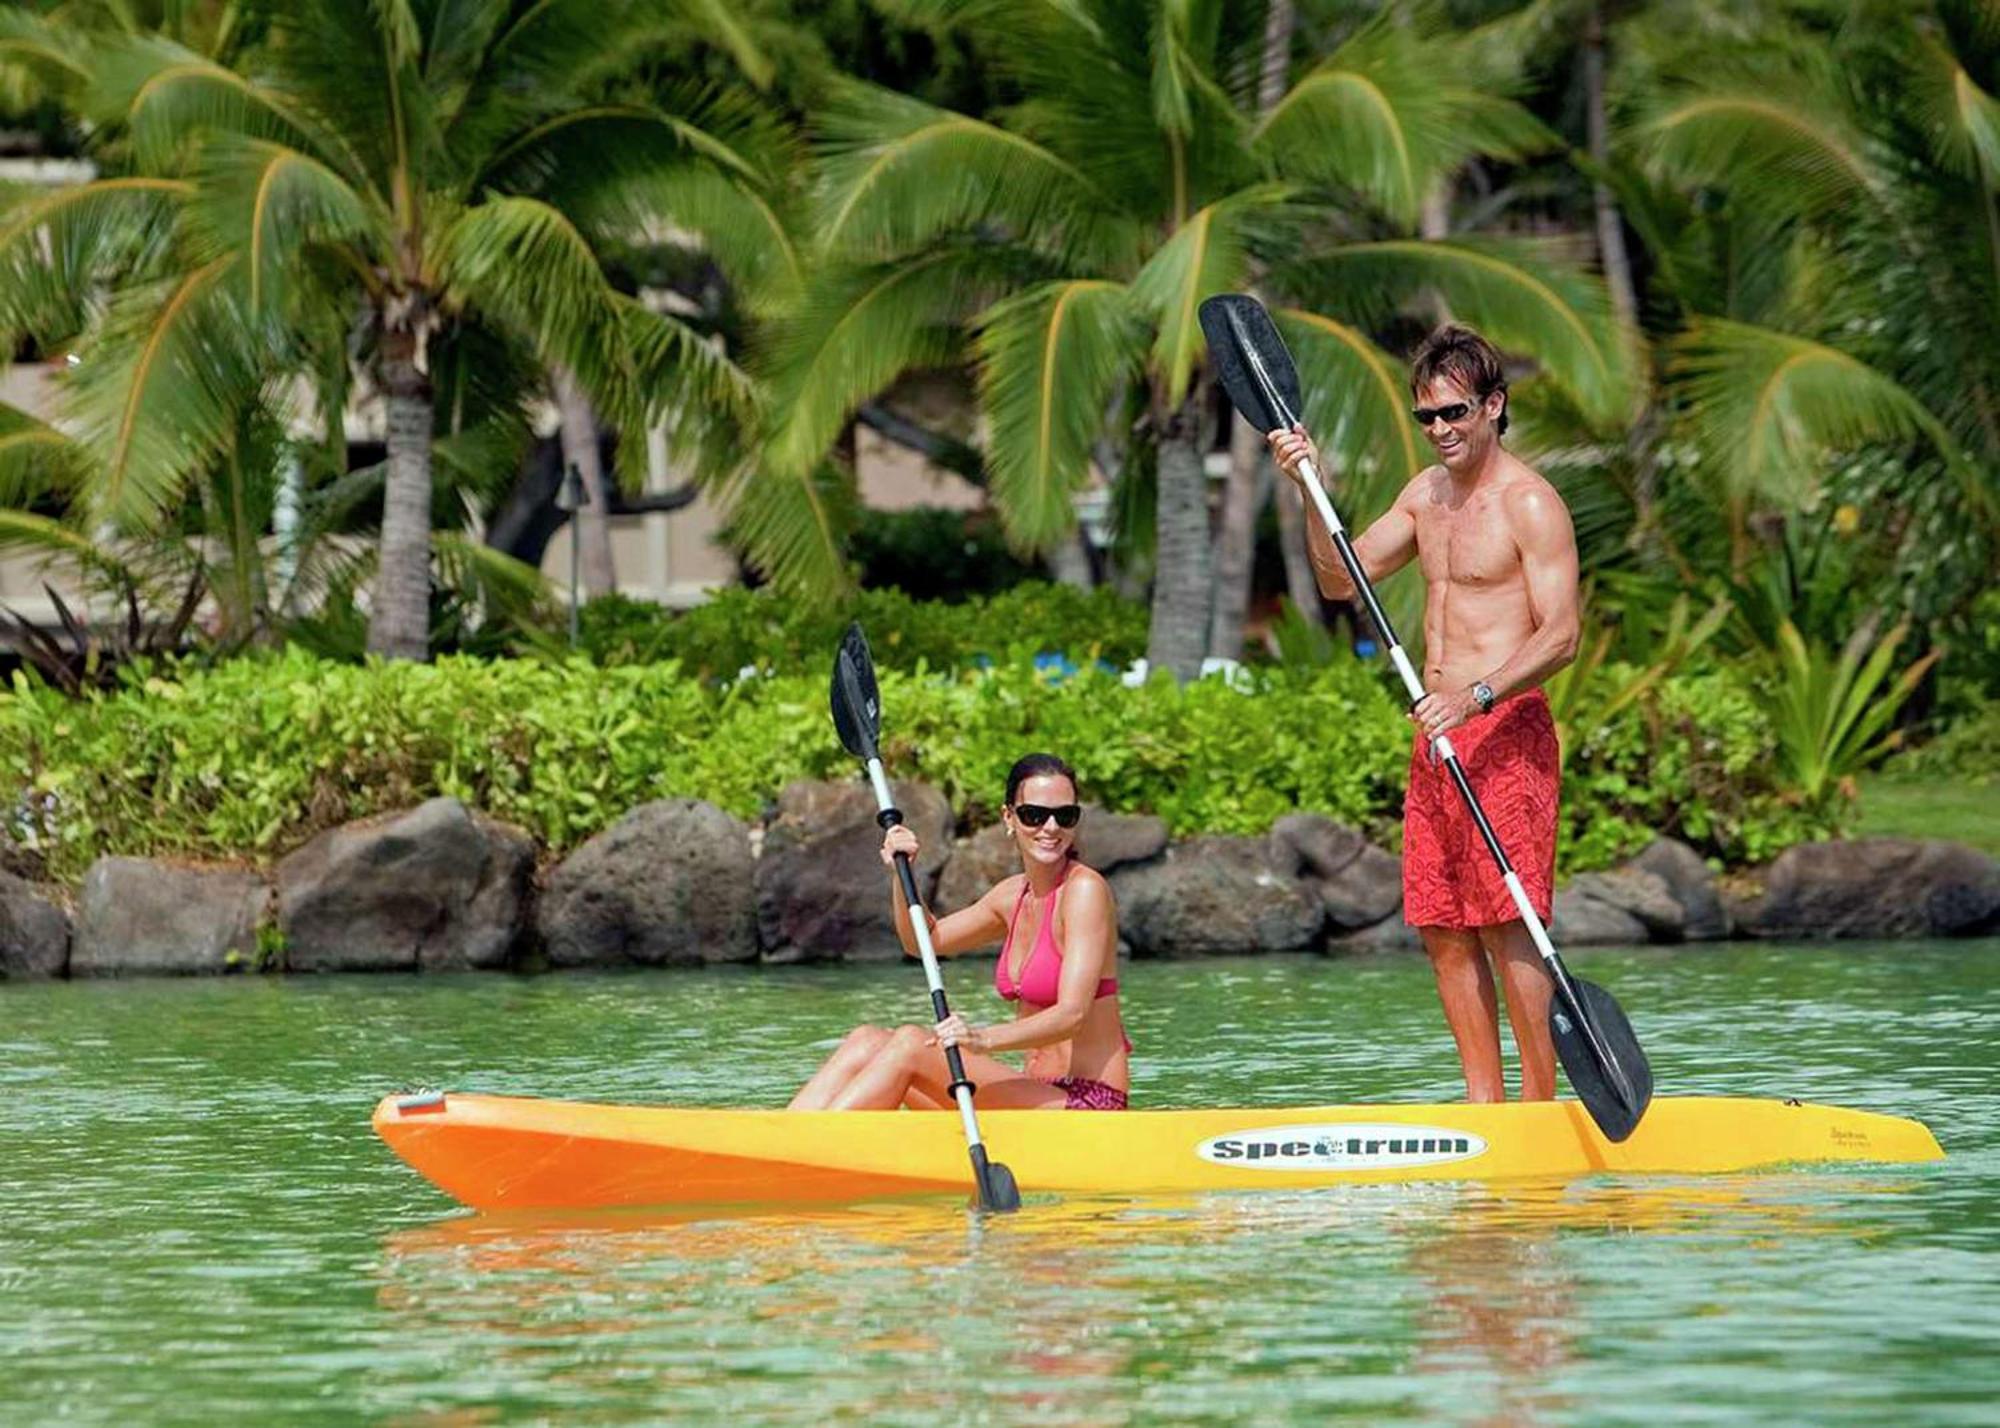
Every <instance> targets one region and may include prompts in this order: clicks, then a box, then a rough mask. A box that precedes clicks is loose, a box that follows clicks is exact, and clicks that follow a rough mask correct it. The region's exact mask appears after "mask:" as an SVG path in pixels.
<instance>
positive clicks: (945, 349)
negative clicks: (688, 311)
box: [764, 246, 1047, 479]
mask: <svg viewBox="0 0 2000 1428" xmlns="http://www.w3.org/2000/svg"><path fill="white" fill-rule="evenodd" d="M1041 276H1047V274H1045V273H1038V272H1035V271H1034V270H1033V269H1031V268H1029V267H1028V266H1027V264H1026V262H1025V261H1024V259H1023V258H1022V256H1021V255H1020V254H1018V253H1015V252H1012V251H1010V250H1007V249H997V248H990V247H981V246H972V247H940V248H936V249H933V250H932V251H930V252H928V253H924V254H921V255H919V256H917V257H914V258H910V259H908V260H905V261H902V262H894V263H884V264H878V265H873V266H868V267H860V268H852V269H845V270H836V271H833V272H829V273H828V274H827V275H825V276H824V277H822V278H820V279H818V280H816V281H814V282H812V283H811V284H809V285H808V287H807V289H806V298H805V301H804V303H803V304H801V306H800V308H799V311H798V313H797V314H796V315H795V317H794V318H793V319H792V320H791V321H790V322H788V323H786V324H785V325H784V327H783V328H782V329H781V330H780V331H779V333H778V334H777V336H776V337H775V339H774V342H773V346H772V350H771V357H770V362H769V372H770V388H771V398H770V409H771V411H772V413H773V420H774V426H773V428H772V430H771V432H770V439H769V441H768V443H767V445H766V448H765V453H764V459H765V461H766V462H767V463H768V464H769V465H770V466H771V467H772V468H773V469H774V470H776V471H777V472H779V473H781V474H782V475H783V476H784V477H785V478H787V479H794V478H798V477H800V476H801V475H802V474H803V473H807V472H811V471H813V470H815V469H816V468H817V467H818V466H819V465H820V463H821V462H822V461H823V460H824V459H825V456H826V453H827V450H828V448H829V447H831V446H832V445H833V441H834V438H835V437H836V436H838V435H839V434H840V430H841V428H842V427H843V426H844V425H845V424H846V422H847V420H848V418H849V417H850V416H851V415H852V414H853V411H854V409H855V407H857V406H859V405H860V404H861V403H862V402H863V401H865V400H867V399H868V398H869V397H871V396H873V395H874V394H875V393H877V392H879V391H881V390H882V389H883V388H884V387H886V386H888V385H889V384H890V383H891V382H893V381H894V380H895V379H896V378H897V377H898V376H900V375H901V374H902V373H904V372H906V371H909V370H911V369H913V368H918V367H928V366H938V365H942V364H943V363H945V362H946V361H948V360H950V359H951V358H952V357H953V356H954V355H955V354H956V352H957V350H958V340H959V339H958V325H959V324H960V323H961V322H963V321H964V320H965V319H966V318H967V317H969V316H971V315H972V314H973V313H975V312H978V311H979V310H980V309H981V308H983V307H984V306H985V305H986V303H987V302H989V301H990V300H991V299H992V297H993V296H994V294H995V292H996V290H997V289H998V288H1000V287H1001V286H1003V284H1004V282H1005V280H1008V279H1014V280H1021V279H1028V278H1032V277H1041Z"/></svg>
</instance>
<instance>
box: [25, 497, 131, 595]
mask: <svg viewBox="0 0 2000 1428" xmlns="http://www.w3.org/2000/svg"><path fill="white" fill-rule="evenodd" d="M0 551H6V552H9V553H12V554H19V555H26V556H31V557H40V558H41V559H42V560H44V561H46V562H50V563H59V564H67V565H69V566H71V567H72V568H74V569H77V570H81V571H87V572H89V573H91V574H94V575H98V576H102V577H105V578H108V579H109V580H111V581H112V582H114V583H119V584H123V585H126V586H131V585H136V584H137V583H139V576H138V573H137V572H136V571H134V570H133V569H132V568H131V567H130V566H129V565H127V564H126V563H125V561H124V560H122V559H121V558H120V557H119V555H118V554H117V552H115V551H113V550H111V549H109V548H107V547H105V546H102V545H99V544H98V543H97V542H96V541H94V540H92V539H91V538H90V537H89V536H87V535H85V534H84V533H83V532H82V531H79V530H77V529H76V528H75V527H74V526H70V525H66V524H65V523H63V522H62V521H58V520H54V519H52V518H50V517H48V516H38V515H36V514H34V513H33V512H32V511H10V510H0Z"/></svg>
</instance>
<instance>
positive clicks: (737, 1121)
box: [374, 1092, 1944, 1210]
mask: <svg viewBox="0 0 2000 1428" xmlns="http://www.w3.org/2000/svg"><path fill="white" fill-rule="evenodd" d="M979 1120H980V1130H981V1133H982V1135H983V1136H984V1137H985V1140H986V1143H987V1146H988V1149H989V1152H990V1153H991V1154H992V1156H993V1158H994V1159H996V1160H999V1161H1002V1162H1004V1163H1005V1164H1006V1165H1007V1166H1009V1167H1010V1168H1011V1169H1012V1170H1013V1172H1014V1177H1015V1179H1016V1181H1017V1182H1018V1183H1019V1184H1020V1187H1021V1190H1022V1192H1023V1193H1024V1194H1029V1195H1033V1194H1037V1193H1049V1192H1056V1193H1066V1194H1156V1193H1173V1192H1186V1191H1206V1190H1251V1189H1305V1188H1310V1187H1314V1186H1321V1185H1339V1184H1354V1183H1367V1182H1382V1181H1390V1182H1393V1181H1418V1180H1482V1181H1491V1180H1522V1179H1573V1178H1575V1177H1578V1176H1583V1175H1592V1174H1599V1173H1624V1174H1707V1173H1715V1172H1725V1171H1741V1170H1753V1169H1757V1168H1759V1167H1763V1166H1772V1165H1786V1164H1816V1163H1835V1162H1876V1163H1894V1164H1906V1163H1913V1162H1919V1161H1927V1160H1940V1159H1942V1158H1943V1157H1944V1152H1943V1150H1942V1149H1940V1148H1939V1146H1938V1143H1937V1141H1936V1139H1935V1138H1934V1137H1933V1136H1932V1135H1931V1133H1930V1131H1929V1130H1927V1129H1926V1128H1925V1127H1924V1126H1923V1125H1921V1124H1920V1123H1918V1122H1916V1121H1912V1120H1905V1119H1902V1118H1900V1117H1896V1116H1885V1115H1879V1114H1875V1113H1873V1112H1869V1111H1854V1110H1846V1109H1842V1108H1840V1107H1835V1106H1820V1105H1812V1104H1803V1103H1800V1102H1796V1101H1768V1100H1748V1099H1736V1098H1728V1097H1703V1096H1688V1097H1671V1096H1668V1097H1659V1098H1656V1099H1655V1100H1654V1102H1653V1104H1652V1107H1651V1109H1650V1110H1649V1111H1648V1112H1647V1114H1646V1118H1645V1120H1644V1121H1643V1122H1641V1124H1640V1125H1639V1128H1638V1129H1637V1130H1636V1131H1635V1132H1634V1133H1633V1134H1632V1136H1631V1138H1630V1139H1628V1140H1626V1141H1624V1142H1622V1143H1619V1144H1613V1143H1612V1142H1610V1141H1607V1140H1605V1139H1604V1137H1603V1136H1602V1135H1601V1134H1599V1133H1598V1130H1597V1128H1596V1126H1595V1125H1593V1124H1592V1122H1591V1120H1590V1116H1589V1114H1588V1113H1587V1112H1586V1111H1585V1110H1584V1108H1583V1107H1582V1106H1581V1105H1579V1104H1578V1103H1576V1102H1574V1101H1548V1102H1537V1103H1520V1102H1515V1103H1511V1104H1505V1105H1462V1104H1451V1105H1362V1106H1286V1107H1265V1108H1259V1109H1248V1110H1227V1109H1223V1110H1161V1111H1113V1112H1094V1111H1075V1112H1072V1111H988V1112H985V1113H984V1114H982V1115H981V1116H980V1118H979ZM374 1125H375V1129H376V1131H377V1133H378V1134H380V1135H381V1137H382V1138H383V1140H385V1141H387V1142H388V1144H389V1146H390V1148H391V1149H393V1150H394V1151H395V1152H396V1154H397V1155H398V1156H400V1157H401V1158H402V1159H403V1160H404V1161H405V1162H407V1163H408V1164H409V1165H410V1166H411V1167H412V1168H413V1169H415V1170H416V1171H417V1172H418V1173H419V1174H421V1175H422V1176H423V1177H424V1178H425V1179H427V1180H429V1181H430V1182H431V1183H432V1184H434V1185H436V1186H437V1187H438V1188H439V1189H441V1190H443V1191H444V1192H445V1193H446V1194H448V1195H450V1196H452V1197H453V1198H454V1199H456V1200H458V1201H460V1202H461V1203H463V1204H466V1205H470V1206H472V1207H473V1208H475V1209H480V1210H510V1209H512V1210H530V1209H532V1210H555V1209H562V1210H581V1209H601V1208H609V1207H614V1206H635V1207H636V1206H668V1205H682V1204H745V1203H778V1204H803V1203H826V1202H837V1201H853V1200H868V1199H876V1198H881V1197H886V1196H901V1195H922V1194H937V1193H950V1192H964V1191H966V1190H967V1189H968V1187H969V1182H970V1171H969V1169H968V1163H967V1157H966V1149H965V1141H964V1138H963V1131H962V1130H961V1128H960V1124H959V1119H958V1117H957V1116H953V1115H945V1114H939V1113H925V1112H916V1111H754V1110H686V1109H676V1108H672V1107H654V1106H615V1105H600V1104H594V1103H587V1102H580V1101H551V1100H540V1099H535V1098H528V1097H515V1096H484V1095H470V1094H463V1095H462V1094H459V1093H456V1092H454V1093H450V1094H447V1095H442V1096H439V1095H431V1096H428V1097H397V1096H390V1097H386V1098H384V1099H383V1101H382V1102H381V1104H380V1105H378V1106H377V1107H376V1108H375V1116H374Z"/></svg>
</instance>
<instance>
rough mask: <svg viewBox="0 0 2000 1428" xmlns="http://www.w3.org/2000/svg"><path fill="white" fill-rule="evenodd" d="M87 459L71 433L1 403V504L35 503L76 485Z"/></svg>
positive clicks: (24, 504) (25, 504)
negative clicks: (64, 432) (50, 494)
mask: <svg viewBox="0 0 2000 1428" xmlns="http://www.w3.org/2000/svg"><path fill="white" fill-rule="evenodd" d="M86 461H87V458H86V457H85V455H84V453H83V451H82V449H81V448H80V447H78V446H77V444H76V443H75V442H74V441H72V440H71V439H70V438H69V437H68V436H65V435H64V434H63V433H62V432H60V431H57V430H56V429H55V428H54V427H52V426H50V425H49V424H48V423H46V422H42V421H37V420H36V419H35V418H34V417H31V416H29V415H28V414H27V413H26V412H24V411H21V410H19V409H18V408H16V407H10V406H8V405H6V404H5V403H4V402H0V506H31V505H33V504H34V503H35V502H36V501H37V500H39V499H41V498H42V497H44V496H46V495H48V494H49V493H50V492H53V491H57V490H61V489H63V488H66V487H69V486H73V485H74V484H75V483H76V482H77V480H78V479H79V477H80V476H81V475H82V472H83V468H84V465H85V463H86Z"/></svg>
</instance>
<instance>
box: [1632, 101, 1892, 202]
mask: <svg viewBox="0 0 2000 1428" xmlns="http://www.w3.org/2000/svg"><path fill="white" fill-rule="evenodd" d="M1637 138H1638V143H1639V147H1640V151H1641V152H1642V153H1643V154H1644V155H1645V157H1646V158H1647V160H1648V161H1649V162H1650V163H1651V164H1652V165H1653V166H1654V167H1655V168H1656V169H1657V170H1659V171H1660V172H1662V173H1665V174H1667V175H1669V176H1671V177H1673V178H1675V179H1678V180H1680V181H1682V182H1684V183H1686V182H1692V183H1703V184H1724V185H1727V186H1728V187H1729V188H1730V190H1731V192H1732V193H1733V194H1734V195H1736V196H1737V197H1738V198H1739V199H1740V200H1741V201H1743V202H1745V203H1751V204H1755V205H1758V206H1762V207H1766V208H1772V209H1776V210H1778V211H1780V212H1782V213H1784V214H1786V215H1787V216H1796V217H1806V218H1817V217H1823V216H1825V215H1828V214H1833V213H1837V212H1838V211H1839V210H1840V208H1841V206H1842V205H1844V204H1852V203H1866V204H1869V205H1871V206H1873V205H1877V204H1879V203H1880V202H1881V201H1882V195H1883V193H1884V191H1885V187H1886V181H1885V179H1884V178H1883V175H1882V174H1881V173H1880V171H1879V169H1878V168H1877V166H1876V164H1875V162H1874V161H1873V159H1872V158H1871V157H1870V156H1869V154H1868V151H1867V146H1866V143H1865V141H1864V139H1863V137H1862V135H1860V134H1859V133H1858V132H1856V131H1855V129H1854V128H1853V126H1852V125H1851V124H1850V123H1849V122H1848V119H1847V117H1846V115H1845V113H1844V112H1843V111H1842V109H1841V107H1840V105H1839V104H1838V103H1837V101H1835V99H1834V98H1833V97H1832V96H1830V95H1824V94H1816V93H1813V92H1812V91H1811V90H1806V89H1799V90H1788V89H1787V88H1786V87H1785V86H1782V85H1773V86H1769V87H1750V86H1746V87H1743V88H1713V89H1697V90H1694V91H1693V92H1689V93H1684V94H1680V95H1678V96H1674V97H1672V98H1670V99H1669V100H1668V102H1666V103H1664V104H1662V105H1660V106H1659V107H1658V109H1657V112H1655V113H1654V114H1653V115H1652V116H1651V117H1650V118H1648V119H1646V120H1645V121H1644V122H1643V123H1642V124H1641V125H1640V127H1639V130H1638V134H1637Z"/></svg>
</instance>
